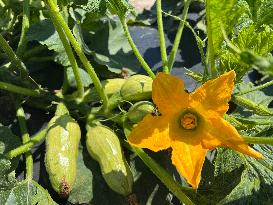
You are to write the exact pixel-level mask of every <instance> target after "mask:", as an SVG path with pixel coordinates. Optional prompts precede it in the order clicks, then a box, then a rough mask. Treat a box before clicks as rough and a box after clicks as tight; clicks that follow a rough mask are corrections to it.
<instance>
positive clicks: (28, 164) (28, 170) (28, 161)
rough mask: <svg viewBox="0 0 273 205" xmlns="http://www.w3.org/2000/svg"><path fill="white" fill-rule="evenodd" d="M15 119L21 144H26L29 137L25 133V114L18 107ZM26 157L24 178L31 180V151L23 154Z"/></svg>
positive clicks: (26, 132)
mask: <svg viewBox="0 0 273 205" xmlns="http://www.w3.org/2000/svg"><path fill="white" fill-rule="evenodd" d="M16 115H17V118H18V122H19V126H20V130H21V134H22V142H23V144H25V143H27V142H29V141H30V137H29V134H28V131H27V124H26V119H25V112H24V109H23V108H22V107H19V108H18V109H17V113H16ZM25 157H26V178H27V179H32V177H33V157H32V154H31V151H28V152H26V154H25Z"/></svg>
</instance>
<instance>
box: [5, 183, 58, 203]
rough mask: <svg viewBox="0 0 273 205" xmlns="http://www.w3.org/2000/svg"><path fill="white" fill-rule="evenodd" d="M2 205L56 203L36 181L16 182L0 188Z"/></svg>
mask: <svg viewBox="0 0 273 205" xmlns="http://www.w3.org/2000/svg"><path fill="white" fill-rule="evenodd" d="M0 204H3V205H28V204H32V205H56V203H55V202H54V201H53V200H52V198H51V197H50V195H49V194H48V192H47V191H46V190H44V189H43V188H42V187H41V186H40V185H38V184H37V183H36V182H32V181H28V180H25V181H22V182H18V183H17V184H16V185H15V186H13V187H12V188H10V189H6V190H0Z"/></svg>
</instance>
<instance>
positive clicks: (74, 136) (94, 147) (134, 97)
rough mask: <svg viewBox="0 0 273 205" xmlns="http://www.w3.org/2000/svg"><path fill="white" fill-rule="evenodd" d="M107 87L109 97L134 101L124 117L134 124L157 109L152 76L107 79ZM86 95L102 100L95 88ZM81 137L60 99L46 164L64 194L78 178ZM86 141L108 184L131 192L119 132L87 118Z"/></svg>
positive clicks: (51, 126) (55, 185)
mask: <svg viewBox="0 0 273 205" xmlns="http://www.w3.org/2000/svg"><path fill="white" fill-rule="evenodd" d="M103 87H104V90H105V92H106V94H107V95H108V97H109V99H111V97H112V98H117V99H122V100H119V103H123V102H130V104H131V107H130V108H129V109H128V111H127V112H126V113H125V114H124V115H123V121H124V122H126V123H127V124H128V122H129V124H130V125H131V127H133V126H134V125H136V124H137V123H138V122H139V121H141V120H142V119H143V117H144V116H145V115H147V114H150V113H152V112H153V111H154V105H153V103H151V102H149V101H148V100H150V99H151V94H152V79H151V78H150V77H147V76H144V75H133V76H131V77H129V78H128V79H122V78H116V79H109V80H106V81H104V82H103ZM85 99H88V101H96V100H99V98H98V95H97V93H96V91H95V90H94V89H90V90H89V91H88V92H87V94H86V96H85ZM111 109H113V107H112V108H111ZM80 139H81V129H80V126H79V125H78V123H77V121H76V120H75V119H74V118H72V117H71V116H70V114H69V111H68V109H67V107H66V106H65V104H64V103H59V104H58V106H57V109H56V112H55V116H54V117H53V118H52V119H51V120H50V121H49V123H48V130H47V135H46V155H45V165H46V170H47V172H48V174H49V179H50V182H51V185H52V187H53V189H54V190H55V191H56V192H57V193H58V194H59V195H60V196H62V197H68V196H69V193H70V192H71V190H72V189H73V185H74V183H75V180H76V172H77V158H78V146H79V144H80ZM85 142H86V147H87V150H88V152H89V154H90V156H91V157H92V158H93V159H95V160H96V161H97V162H98V163H99V165H100V168H101V173H102V176H103V178H104V179H105V181H106V183H107V185H108V186H109V187H110V188H111V189H112V190H113V191H115V192H117V193H118V194H121V195H123V196H128V195H130V194H131V193H132V189H133V181H134V180H133V175H132V172H131V170H130V167H129V165H128V163H127V161H126V159H125V157H124V154H123V150H122V147H121V143H120V139H119V137H118V136H117V135H116V133H115V132H114V131H113V130H112V129H111V128H109V127H107V126H105V125H103V124H101V123H100V122H99V120H98V119H96V117H94V118H93V119H92V121H91V122H90V121H89V122H86V140H85Z"/></svg>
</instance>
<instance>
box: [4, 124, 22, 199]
mask: <svg viewBox="0 0 273 205" xmlns="http://www.w3.org/2000/svg"><path fill="white" fill-rule="evenodd" d="M19 145H20V139H19V137H17V136H16V135H14V134H13V133H12V132H11V130H10V129H9V128H8V127H5V126H2V125H1V126H0V167H1V169H0V187H6V188H7V187H10V186H12V185H13V184H14V183H15V181H16V180H15V173H14V170H15V169H16V167H17V165H18V162H19V158H18V157H16V158H13V159H12V160H9V159H7V158H6V157H5V156H4V154H6V153H7V152H8V151H10V150H12V149H14V148H16V147H17V146H19ZM0 204H1V203H0Z"/></svg>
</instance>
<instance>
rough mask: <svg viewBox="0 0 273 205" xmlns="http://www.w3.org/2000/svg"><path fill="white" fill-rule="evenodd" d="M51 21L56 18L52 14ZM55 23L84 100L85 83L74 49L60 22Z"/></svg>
mask: <svg viewBox="0 0 273 205" xmlns="http://www.w3.org/2000/svg"><path fill="white" fill-rule="evenodd" d="M51 19H55V18H53V15H52V14H51ZM53 23H54V26H55V29H56V31H57V32H58V34H59V37H60V39H61V41H62V44H63V46H64V49H65V51H66V54H67V56H68V60H69V62H70V64H71V67H72V70H73V73H74V76H75V80H76V84H77V89H78V97H79V98H82V97H83V93H84V87H83V83H82V80H81V76H80V69H79V67H78V64H77V61H76V58H75V57H74V54H73V51H72V48H71V46H70V43H69V41H68V39H67V38H66V35H65V33H64V31H63V29H62V27H61V25H60V24H59V22H58V21H54V20H53Z"/></svg>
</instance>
